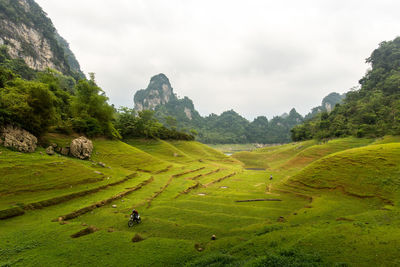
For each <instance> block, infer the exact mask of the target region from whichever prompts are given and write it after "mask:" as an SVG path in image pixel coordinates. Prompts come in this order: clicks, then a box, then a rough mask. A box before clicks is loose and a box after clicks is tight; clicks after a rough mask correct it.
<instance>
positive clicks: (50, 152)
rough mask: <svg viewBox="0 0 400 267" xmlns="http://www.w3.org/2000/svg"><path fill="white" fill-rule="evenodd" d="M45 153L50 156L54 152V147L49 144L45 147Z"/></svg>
mask: <svg viewBox="0 0 400 267" xmlns="http://www.w3.org/2000/svg"><path fill="white" fill-rule="evenodd" d="M46 154H47V155H49V156H52V155H54V154H55V152H54V147H53V146H49V147H48V148H46Z"/></svg>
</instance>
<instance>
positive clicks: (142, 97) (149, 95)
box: [134, 73, 177, 111]
mask: <svg viewBox="0 0 400 267" xmlns="http://www.w3.org/2000/svg"><path fill="white" fill-rule="evenodd" d="M176 99H177V97H176V95H175V94H174V93H173V89H172V87H171V84H170V82H169V80H168V78H167V76H165V75H164V74H162V73H160V74H158V75H155V76H153V77H152V78H151V79H150V84H149V85H148V86H147V88H146V89H142V90H139V91H137V92H136V94H135V97H134V102H135V109H136V110H137V111H142V110H149V109H150V110H154V109H155V108H156V107H157V106H159V105H165V104H167V103H168V102H170V101H171V100H176Z"/></svg>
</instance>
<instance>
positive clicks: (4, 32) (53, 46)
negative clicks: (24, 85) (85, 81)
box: [0, 0, 84, 77]
mask: <svg viewBox="0 0 400 267" xmlns="http://www.w3.org/2000/svg"><path fill="white" fill-rule="evenodd" d="M0 45H5V46H7V53H8V54H9V55H10V56H11V57H12V58H22V59H23V60H24V61H25V63H26V64H27V65H28V66H29V67H30V68H32V69H34V70H40V71H41V70H44V69H46V68H52V69H55V70H58V71H60V72H61V73H63V74H66V75H71V76H74V77H79V76H80V77H82V76H84V74H83V73H82V71H81V69H80V66H79V62H78V61H77V60H76V58H75V56H74V54H73V52H72V51H71V50H70V48H69V45H68V43H67V41H65V39H64V38H62V37H61V36H60V35H59V34H58V32H57V30H56V29H55V27H54V25H53V23H52V22H51V20H50V19H49V18H48V17H47V14H46V13H45V12H44V11H43V10H42V8H41V7H40V6H39V5H38V4H37V3H36V2H35V1H34V0H0Z"/></svg>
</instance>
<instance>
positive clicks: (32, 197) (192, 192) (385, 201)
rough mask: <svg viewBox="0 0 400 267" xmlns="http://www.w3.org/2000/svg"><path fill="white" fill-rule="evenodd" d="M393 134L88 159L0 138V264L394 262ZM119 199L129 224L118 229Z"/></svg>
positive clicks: (397, 242) (99, 144) (153, 143)
mask: <svg viewBox="0 0 400 267" xmlns="http://www.w3.org/2000/svg"><path fill="white" fill-rule="evenodd" d="M48 138H49V140H52V141H55V142H58V143H60V142H68V141H69V139H68V138H67V137H61V136H49V137H48ZM398 141H399V140H398V138H397V137H385V138H383V139H379V140H375V139H356V138H344V139H337V140H331V141H329V142H325V143H319V142H317V141H306V142H301V143H291V144H286V145H282V146H274V147H266V148H262V149H257V150H255V151H252V152H248V151H244V152H238V153H235V154H234V155H233V156H232V157H228V156H225V155H224V154H222V153H220V152H218V151H216V150H214V149H212V148H210V147H208V146H205V145H203V144H200V143H197V142H184V141H171V142H166V141H161V140H136V139H135V140H127V141H126V142H120V141H109V140H95V141H94V147H95V150H94V152H93V155H92V159H91V160H92V161H81V160H77V159H73V158H70V157H64V156H58V155H55V156H48V155H46V154H45V153H44V150H43V149H38V151H37V152H35V153H32V154H21V153H18V152H14V151H10V150H7V149H4V148H0V218H2V220H0V266H33V265H36V266H51V265H54V266H71V265H72V266H128V265H129V266H182V265H187V266H226V265H230V266H347V265H348V266H396V265H400V261H399V260H398V255H400V231H399V230H398V229H399V226H400V209H399V208H398V204H399V199H400V167H399V164H398V162H399V160H400V143H398ZM98 162H102V163H104V164H105V166H106V167H102V166H100V165H99V164H98ZM249 168H250V169H249ZM270 175H272V177H273V178H272V180H270ZM132 208H136V209H137V210H138V211H139V212H140V215H141V217H142V222H141V223H140V224H137V225H134V226H133V227H132V228H129V227H128V225H127V222H128V219H129V214H130V212H131V210H132ZM212 235H215V237H216V238H215V240H212V238H211V237H212ZM72 236H74V237H72Z"/></svg>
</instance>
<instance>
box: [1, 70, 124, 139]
mask: <svg viewBox="0 0 400 267" xmlns="http://www.w3.org/2000/svg"><path fill="white" fill-rule="evenodd" d="M36 76H37V78H36V80H33V81H26V80H24V79H22V78H19V77H18V75H16V74H14V73H13V72H12V71H11V70H10V69H5V68H4V67H1V66H0V125H5V124H16V125H19V126H21V127H22V128H24V129H26V130H28V131H30V132H31V133H33V134H35V135H37V136H41V135H42V134H43V133H45V132H47V131H48V130H49V129H52V130H54V131H57V132H62V133H66V134H69V133H72V131H73V130H75V131H76V132H79V133H83V134H86V135H87V136H89V137H92V136H99V135H101V136H108V137H120V135H119V134H118V132H117V131H116V130H115V128H114V126H113V124H112V122H113V120H114V109H113V107H112V106H110V105H108V103H107V100H108V98H107V97H106V96H105V95H104V92H103V91H102V90H101V89H100V88H99V87H98V86H97V85H96V84H95V82H94V81H87V80H81V81H79V82H78V84H76V83H75V80H74V79H73V78H72V77H69V76H65V75H63V74H61V73H59V72H57V71H54V70H50V69H48V70H45V71H43V72H38V73H37V75H36Z"/></svg>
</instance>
